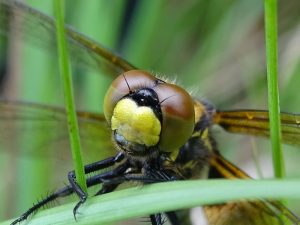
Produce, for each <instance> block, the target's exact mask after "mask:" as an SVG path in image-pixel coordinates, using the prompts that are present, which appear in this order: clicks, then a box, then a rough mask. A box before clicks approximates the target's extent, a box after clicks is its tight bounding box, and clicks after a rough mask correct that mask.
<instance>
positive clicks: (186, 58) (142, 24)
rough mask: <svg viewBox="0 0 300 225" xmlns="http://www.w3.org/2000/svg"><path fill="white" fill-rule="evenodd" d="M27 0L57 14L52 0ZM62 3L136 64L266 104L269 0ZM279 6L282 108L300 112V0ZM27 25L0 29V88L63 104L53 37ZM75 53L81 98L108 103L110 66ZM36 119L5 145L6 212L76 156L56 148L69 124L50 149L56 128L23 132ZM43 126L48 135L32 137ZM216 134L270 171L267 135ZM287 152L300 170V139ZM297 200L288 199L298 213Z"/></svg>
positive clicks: (46, 185)
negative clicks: (17, 31) (17, 30)
mask: <svg viewBox="0 0 300 225" xmlns="http://www.w3.org/2000/svg"><path fill="white" fill-rule="evenodd" d="M26 2H27V3H28V4H30V5H32V6H33V7H34V8H37V9H39V10H41V11H43V12H45V13H46V14H48V15H52V1H50V0H47V1H46V0H44V1H33V0H32V1H26ZM65 7H66V23H68V24H70V25H71V26H72V27H74V28H75V29H76V30H78V31H80V32H82V33H84V34H85V35H87V36H88V37H90V38H92V39H94V40H96V42H98V43H101V44H103V45H104V46H106V47H108V48H109V49H111V50H112V51H114V52H117V53H119V54H120V55H121V56H122V57H123V58H125V59H127V60H128V61H129V62H130V63H132V64H133V65H135V66H137V67H138V68H141V69H145V70H148V71H151V72H153V73H155V74H158V75H160V76H163V77H167V78H169V79H171V80H174V79H177V80H178V83H179V84H180V85H182V86H184V87H185V88H187V89H188V90H191V92H192V93H193V95H195V96H196V97H198V98H200V99H207V100H209V101H210V102H212V103H214V104H215V105H216V107H217V108H219V109H238V108H248V109H267V82H266V66H265V47H264V46H265V45H264V41H265V39H264V16H263V1H258V0H252V1H247V0H239V1H237V0H223V1H215V0H211V1H204V0H189V1H161V0H152V1H147V0H140V1H118V0H111V1H105V0H100V1H99V0H89V1H83V0H68V1H66V6H65ZM278 10H279V12H278V17H279V43H278V44H279V79H280V84H279V85H280V103H281V109H282V111H285V112H292V113H300V104H299V97H298V91H299V84H300V76H299V73H300V66H299V65H300V64H299V63H300V26H299V25H300V15H299V10H300V2H299V1H297V0H289V1H279V6H278ZM22 29H23V28H22ZM30 29H35V27H31V28H26V27H25V28H24V32H27V33H26V36H27V35H28V36H30V35H31V32H32V33H33V34H34V35H35V38H36V39H38V41H37V42H35V39H33V41H32V40H30V41H26V40H25V41H22V40H24V39H22V38H21V40H20V38H19V39H18V37H16V36H15V35H13V34H10V33H6V34H8V35H7V37H8V38H7V39H6V38H5V37H2V36H1V46H0V47H1V53H2V54H1V58H0V59H3V60H2V62H1V63H2V65H3V66H2V67H3V68H6V74H8V76H6V77H5V78H4V79H3V82H2V84H3V85H2V86H1V87H2V96H4V97H6V98H10V99H17V100H25V101H30V102H38V103H44V104H51V105H62V104H63V97H62V90H61V89H62V88H61V84H60V77H59V74H58V67H57V59H56V55H55V54H56V53H55V51H54V49H55V48H56V47H55V46H54V45H51V44H49V43H50V42H49V39H47V38H45V37H44V34H42V33H41V34H37V32H34V31H31V30H30ZM43 43H45V44H43ZM71 57H72V59H73V62H74V63H73V64H75V66H74V67H73V68H72V72H73V74H74V87H75V92H76V100H77V108H78V109H79V110H84V111H92V112H102V99H103V96H104V94H105V91H106V90H107V88H108V86H109V83H110V81H111V79H112V78H111V76H108V74H107V73H106V72H105V71H101V70H98V68H95V67H92V66H91V65H90V64H89V61H88V60H87V61H86V62H80V61H78V59H76V55H75V54H74V55H71ZM5 62H6V67H5ZM30 126H31V125H29V127H28V125H27V127H26V135H25V136H26V137H22V139H23V140H22V141H23V142H24V145H22V146H18V147H17V148H18V149H19V150H16V149H14V150H11V149H6V148H5V147H3V146H2V149H3V150H2V149H1V158H0V163H1V164H0V174H1V177H2V181H1V183H0V194H1V195H0V196H2V197H1V201H0V220H2V219H7V218H11V217H15V216H17V215H19V214H20V213H21V212H23V211H24V210H26V209H27V208H28V207H29V206H31V205H32V203H33V202H36V200H37V199H40V198H41V197H43V196H45V194H46V193H47V192H49V191H53V190H55V189H56V188H57V187H60V186H62V185H63V182H64V181H66V174H67V172H68V171H69V170H70V169H71V168H72V167H71V164H67V163H66V161H65V158H68V157H69V158H70V156H68V155H63V154H62V153H61V154H60V149H59V146H60V143H61V140H62V139H64V140H65V141H66V142H67V141H68V136H67V133H66V132H67V131H66V130H60V131H59V132H61V133H62V135H61V136H60V138H61V139H59V140H57V139H56V140H54V141H56V142H57V143H59V144H57V145H54V146H55V151H53V152H50V153H49V151H51V150H50V148H49V150H45V149H46V148H47V147H48V141H49V140H45V138H47V139H51V138H48V135H49V136H50V137H51V135H52V134H49V133H47V132H46V131H48V130H45V131H44V130H43V127H40V128H39V129H38V130H37V131H32V133H30V132H27V131H30V129H29V128H30ZM0 132H1V135H2V136H5V137H6V138H10V139H11V140H14V136H8V134H11V133H13V132H10V131H8V130H3V129H2V130H1V131H0ZM43 132H46V134H45V136H46V137H44V136H43V137H36V134H38V133H43ZM55 132H58V131H55ZM7 133H8V134H7ZM216 137H217V140H218V143H219V144H218V145H219V149H220V151H221V152H222V153H223V154H224V155H225V156H226V157H227V158H228V159H230V160H231V161H232V162H234V163H235V164H237V165H239V166H240V167H242V168H243V169H245V170H246V171H247V172H248V173H249V174H251V175H252V176H254V177H260V176H263V177H271V176H272V166H271V147H270V144H269V142H268V141H267V140H261V139H256V138H251V137H245V136H242V135H232V134H225V133H224V132H222V131H221V130H220V129H216ZM52 139H55V138H52ZM31 142H38V143H39V144H38V145H36V144H34V146H40V147H41V148H37V147H35V148H34V150H33V151H31V150H28V149H30V146H31V145H33V144H31ZM44 143H46V144H44ZM15 147H16V146H15ZM52 147H53V146H52ZM31 148H32V146H31ZM63 148H64V150H62V151H65V150H66V149H65V148H68V147H67V145H65V144H64V145H63ZM84 150H85V149H84ZM106 150H108V149H106ZM27 151H28V152H29V153H28V152H27ZM36 152H38V153H41V154H36ZM284 153H285V157H286V167H287V176H288V177H298V178H299V177H300V172H299V165H298V161H299V159H300V154H299V153H300V151H299V147H298V148H297V147H290V146H286V145H284ZM36 155H38V156H36ZM93 157H94V156H93ZM97 157H98V158H92V159H91V158H90V159H87V161H86V162H90V161H96V160H98V159H101V158H103V157H104V155H101V152H99V156H97ZM62 164H63V165H62ZM54 167H55V170H54V169H53V168H54ZM52 171H55V172H54V173H51V172H52ZM258 171H261V172H258ZM49 178H51V179H49ZM299 205H300V204H299V203H298V204H297V202H292V201H290V206H291V208H292V209H293V210H294V211H295V212H296V213H298V215H299V214H300V210H299Z"/></svg>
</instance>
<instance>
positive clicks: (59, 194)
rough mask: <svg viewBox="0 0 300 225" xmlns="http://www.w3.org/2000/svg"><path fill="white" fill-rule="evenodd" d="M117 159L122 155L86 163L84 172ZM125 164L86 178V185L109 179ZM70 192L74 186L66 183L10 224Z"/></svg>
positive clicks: (109, 164)
mask: <svg viewBox="0 0 300 225" xmlns="http://www.w3.org/2000/svg"><path fill="white" fill-rule="evenodd" d="M119 160H120V161H121V160H122V155H120V154H118V155H116V156H115V157H110V158H107V159H104V160H101V161H98V162H95V163H92V164H89V165H86V166H85V172H86V173H90V172H93V171H96V170H99V169H104V168H107V167H109V166H111V165H113V164H114V163H115V162H116V161H119ZM125 164H126V163H124V165H123V164H121V165H120V166H119V167H116V168H115V169H113V170H111V171H108V172H105V173H102V174H99V175H97V176H98V178H97V180H95V179H91V178H88V179H87V186H88V187H91V186H93V185H96V184H99V182H100V183H101V179H109V178H111V177H112V176H114V174H116V173H119V172H120V171H125V170H126V168H125V167H126V166H127V165H125ZM100 178H101V179H100ZM95 181H97V182H95ZM72 193H74V188H73V186H72V185H67V186H65V187H63V188H61V189H59V190H57V191H55V192H54V193H52V194H50V195H48V196H47V197H46V198H44V199H42V200H41V201H39V202H38V203H36V204H34V205H33V206H32V207H31V208H29V209H28V210H27V211H26V212H25V213H23V214H22V215H21V216H20V217H19V218H17V219H16V220H14V221H13V222H12V223H11V225H16V224H17V223H19V222H21V221H24V220H26V219H27V218H28V217H29V216H30V215H31V214H33V213H35V212H36V211H38V210H39V209H40V208H42V207H43V206H45V205H47V204H48V203H50V202H52V201H54V200H55V199H57V198H60V197H66V196H68V195H71V194H72Z"/></svg>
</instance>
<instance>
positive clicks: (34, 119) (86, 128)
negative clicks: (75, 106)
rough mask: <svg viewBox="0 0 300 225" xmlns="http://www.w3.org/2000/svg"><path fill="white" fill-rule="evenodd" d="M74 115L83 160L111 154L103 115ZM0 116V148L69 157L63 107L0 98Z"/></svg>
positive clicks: (112, 149)
mask: <svg viewBox="0 0 300 225" xmlns="http://www.w3.org/2000/svg"><path fill="white" fill-rule="evenodd" d="M77 115H78V120H79V129H80V136H81V142H82V146H83V155H84V156H85V163H88V162H91V161H96V160H99V159H101V158H103V157H105V156H109V155H113V154H114V153H115V151H114V148H113V146H112V143H111V137H110V135H111V132H110V130H109V128H108V126H107V124H106V121H105V119H104V117H103V116H102V115H100V114H93V113H87V112H78V113H77ZM0 120H1V123H0V130H1V131H3V132H2V134H1V135H0V146H1V148H5V149H8V151H19V153H21V155H24V156H29V157H45V156H47V157H49V156H50V157H53V158H56V159H58V160H59V159H61V160H65V159H70V157H71V156H70V146H69V136H68V128H67V122H66V121H67V120H66V114H65V111H64V110H63V109H62V108H58V107H54V106H53V107H52V106H45V105H40V104H33V103H24V102H9V101H0ZM16 153H17V152H16Z"/></svg>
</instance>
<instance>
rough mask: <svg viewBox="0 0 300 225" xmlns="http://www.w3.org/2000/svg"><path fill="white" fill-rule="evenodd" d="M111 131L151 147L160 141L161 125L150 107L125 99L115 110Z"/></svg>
mask: <svg viewBox="0 0 300 225" xmlns="http://www.w3.org/2000/svg"><path fill="white" fill-rule="evenodd" d="M111 129H112V130H113V131H117V132H118V133H119V134H120V135H122V136H123V137H124V138H125V139H126V140H128V141H130V142H136V143H138V144H141V145H146V146H148V147H150V146H155V145H157V143H158V141H159V137H160V131H161V124H160V121H159V120H158V118H157V117H156V116H155V114H154V112H153V110H152V109H151V108H150V107H147V106H138V105H137V104H136V102H135V101H133V100H132V99H130V98H124V99H122V100H120V101H119V102H118V103H117V105H116V107H115V108H114V111H113V116H112V118H111Z"/></svg>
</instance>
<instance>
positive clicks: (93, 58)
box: [0, 0, 135, 76]
mask: <svg viewBox="0 0 300 225" xmlns="http://www.w3.org/2000/svg"><path fill="white" fill-rule="evenodd" d="M13 18H16V19H18V21H19V23H11V20H12V19H13ZM0 33H1V34H2V35H6V36H8V35H9V34H11V33H13V34H18V35H20V36H23V38H26V39H28V40H29V41H31V42H33V43H34V45H46V46H47V47H48V49H53V46H56V38H55V25H54V20H53V18H51V17H49V16H47V15H45V14H43V13H41V12H39V11H37V10H35V9H33V8H31V7H28V6H26V5H25V4H22V3H20V2H17V1H14V0H12V1H11V0H0ZM66 33H67V39H68V46H69V52H70V54H69V55H70V56H71V57H73V59H72V61H73V62H74V61H75V62H76V63H83V64H88V66H89V67H93V68H95V69H99V68H101V70H102V71H105V72H106V73H108V74H111V75H112V76H116V75H118V74H120V73H122V72H124V71H127V70H132V69H135V67H134V66H133V65H131V64H130V63H128V62H127V61H126V60H124V59H122V58H121V57H119V56H118V55H117V54H114V53H112V52H111V51H109V50H108V49H106V48H105V47H103V46H102V45H100V44H98V43H96V42H95V41H92V40H91V39H89V38H88V37H86V36H85V35H83V34H81V33H79V32H77V31H75V30H74V29H72V28H71V27H69V26H66Z"/></svg>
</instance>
